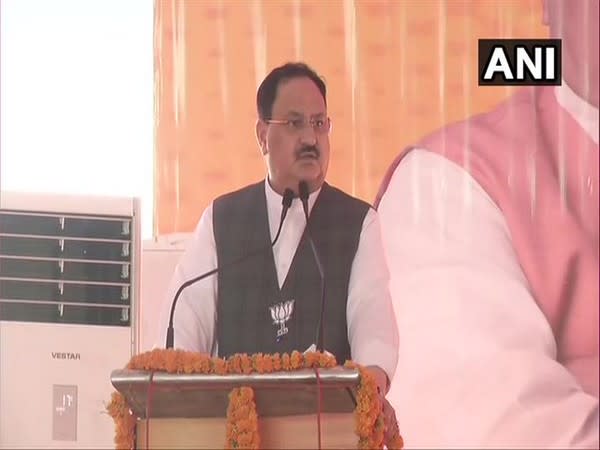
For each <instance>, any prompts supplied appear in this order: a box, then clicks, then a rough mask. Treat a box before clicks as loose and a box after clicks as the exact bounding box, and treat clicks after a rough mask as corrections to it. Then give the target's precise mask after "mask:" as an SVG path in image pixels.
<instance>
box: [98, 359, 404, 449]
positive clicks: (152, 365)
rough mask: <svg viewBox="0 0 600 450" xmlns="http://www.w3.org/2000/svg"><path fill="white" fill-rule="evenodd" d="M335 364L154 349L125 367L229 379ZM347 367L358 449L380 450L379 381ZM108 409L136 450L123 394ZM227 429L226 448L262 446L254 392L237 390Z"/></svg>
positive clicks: (124, 441)
mask: <svg viewBox="0 0 600 450" xmlns="http://www.w3.org/2000/svg"><path fill="white" fill-rule="evenodd" d="M336 365H337V362H336V360H335V357H333V356H331V355H329V354H325V353H320V352H309V353H305V354H302V353H300V352H297V351H294V352H292V353H291V354H287V353H284V354H282V355H280V354H279V353H275V354H272V355H265V354H262V353H258V354H254V355H251V356H249V355H245V354H237V355H233V356H231V357H229V358H227V359H222V358H211V357H210V356H208V355H205V354H200V353H195V352H187V351H183V350H173V349H169V350H163V349H155V350H152V351H149V352H146V353H142V354H139V355H136V356H134V357H133V358H131V360H130V361H129V363H128V364H127V369H132V370H145V371H155V372H168V373H179V374H181V373H187V374H190V373H199V374H217V375H225V374H250V373H259V374H262V373H272V372H278V371H293V370H298V369H302V368H331V367H335V366H336ZM344 367H347V368H356V369H358V370H359V371H360V376H361V380H360V386H359V388H358V392H357V399H356V400H357V406H356V409H355V413H354V414H355V422H356V427H355V433H356V434H357V436H358V438H359V439H358V448H360V449H367V448H368V449H381V448H383V445H384V432H385V426H384V418H383V412H382V407H383V405H382V402H381V398H380V397H379V394H378V393H377V385H376V382H375V378H374V377H373V375H372V374H371V373H370V372H369V371H368V370H367V369H365V368H364V367H362V366H360V365H358V364H355V363H354V362H352V361H347V362H346V363H345V364H344ZM107 411H108V414H109V415H110V416H111V417H112V418H113V420H114V422H115V445H116V448H117V449H127V450H131V449H134V448H135V425H136V420H135V417H134V416H133V413H132V412H131V410H130V409H129V406H128V405H127V403H126V402H125V399H124V397H123V396H122V395H121V394H120V393H118V392H113V394H112V396H111V401H110V403H109V404H108V406H107ZM226 430H227V432H226V436H225V448H251V449H257V448H259V445H260V436H259V433H258V414H257V411H256V403H255V401H254V391H253V390H252V388H249V387H239V388H235V389H233V390H232V391H231V392H230V394H229V406H228V408H227V425H226ZM395 430H396V431H395V435H394V436H393V438H392V439H391V442H385V445H386V446H387V448H388V449H390V450H392V449H401V448H403V441H402V437H401V436H400V434H399V433H398V432H397V427H395Z"/></svg>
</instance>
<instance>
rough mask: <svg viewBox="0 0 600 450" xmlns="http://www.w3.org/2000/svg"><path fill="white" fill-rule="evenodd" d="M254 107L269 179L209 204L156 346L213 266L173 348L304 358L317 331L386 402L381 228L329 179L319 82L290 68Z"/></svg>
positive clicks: (267, 85)
mask: <svg viewBox="0 0 600 450" xmlns="http://www.w3.org/2000/svg"><path fill="white" fill-rule="evenodd" d="M256 103H257V110H258V120H257V123H256V138H257V141H258V145H259V148H260V151H261V153H262V154H263V156H264V159H265V162H266V165H267V169H268V176H267V177H266V179H265V180H263V181H260V182H258V183H256V184H252V185H250V186H247V187H244V188H242V189H240V190H237V191H235V192H231V193H228V194H226V195H223V196H221V197H219V198H217V199H215V200H214V201H213V203H212V204H211V205H210V206H208V207H207V208H206V210H205V211H204V213H203V214H202V216H201V218H200V221H199V223H198V225H197V227H196V230H195V232H194V236H193V238H192V239H191V241H190V243H189V245H188V248H187V249H186V251H185V253H184V254H183V256H182V258H181V260H180V261H179V263H178V265H177V267H176V269H175V273H174V276H173V279H172V280H171V283H170V287H169V290H168V293H167V297H166V299H165V303H164V309H163V315H162V320H161V323H160V333H159V336H160V338H159V339H160V341H159V343H158V345H159V346H160V347H163V346H164V345H165V342H166V330H167V328H168V323H169V317H170V314H171V307H172V304H173V300H174V297H175V295H176V292H177V291H178V289H179V288H180V286H181V285H182V284H183V283H185V282H186V281H188V280H190V279H193V278H194V277H197V276H198V275H200V274H203V273H206V272H209V271H211V270H212V269H215V268H217V267H218V268H219V270H218V273H217V274H215V275H214V276H209V277H206V278H204V279H202V280H200V281H198V282H196V283H194V284H191V285H190V286H189V287H186V288H185V289H183V290H182V291H181V296H180V297H179V299H178V301H177V304H176V308H175V312H174V316H173V317H174V319H173V336H174V343H173V346H174V348H179V349H185V350H189V351H196V352H203V353H210V354H212V355H215V356H219V357H227V356H230V355H232V354H235V353H247V354H252V353H276V352H279V353H283V352H291V351H293V350H297V351H300V352H304V351H306V350H308V349H310V348H314V345H315V344H317V345H318V341H319V339H318V338H317V337H316V336H318V335H319V329H320V330H322V333H321V337H322V340H321V342H322V343H323V344H324V346H323V348H324V350H325V351H328V352H330V353H332V354H333V355H335V357H336V359H337V361H338V364H343V363H344V362H345V361H346V360H348V359H352V360H353V361H355V362H357V363H359V364H361V365H363V366H366V367H367V368H369V369H370V370H371V371H372V373H373V374H374V375H375V378H376V380H377V383H378V386H379V388H380V391H381V392H382V393H385V392H387V389H388V386H389V382H390V380H391V379H392V377H393V375H394V371H395V369H396V363H397V358H398V330H397V325H396V320H395V315H394V311H393V309H392V303H391V299H390V294H389V287H388V282H389V275H388V269H387V266H386V262H385V256H384V252H383V247H382V243H381V237H380V228H379V220H378V217H377V213H376V212H375V210H374V209H373V208H371V207H370V205H368V204H367V203H365V202H363V201H361V200H358V199H356V198H353V197H351V196H349V195H347V194H345V193H344V192H342V191H340V190H338V189H336V188H334V187H333V186H330V185H329V184H327V183H326V182H325V176H326V174H327V167H328V163H329V131H330V129H331V121H330V119H329V117H328V115H327V101H326V87H325V84H324V82H323V80H322V79H321V78H320V77H319V76H318V75H317V74H316V73H315V72H314V71H313V70H312V69H311V68H310V67H308V66H307V65H305V64H302V63H288V64H285V65H283V66H281V67H278V68H276V69H274V70H273V71H272V72H271V73H270V74H269V75H268V76H267V77H266V78H265V79H264V81H263V82H262V83H261V85H260V87H259V89H258V93H257V99H256ZM302 183H305V184H304V191H305V192H304V193H303V192H302V190H303V189H302V188H300V189H299V185H300V184H302ZM286 190H287V192H286ZM303 194H304V200H305V203H304V205H303V202H302V201H301V199H300V198H298V196H300V197H301V198H302V197H303ZM290 201H291V204H290V203H289V202H290ZM283 203H287V205H288V207H284V206H283ZM303 206H305V207H306V209H304V208H303ZM284 210H285V211H284ZM307 215H309V219H310V220H309V227H306V224H307V219H306V216H307ZM280 224H282V225H280ZM280 227H281V228H280ZM272 242H274V245H271V244H272ZM232 261H233V263H232ZM323 283H324V286H325V288H324V294H323V291H322V286H323ZM322 308H323V309H322ZM386 413H387V414H390V411H389V409H388V410H387V411H386Z"/></svg>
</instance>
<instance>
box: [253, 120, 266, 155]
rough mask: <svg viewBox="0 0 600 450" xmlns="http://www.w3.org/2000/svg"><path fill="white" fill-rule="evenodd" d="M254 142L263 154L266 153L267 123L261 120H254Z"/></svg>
mask: <svg viewBox="0 0 600 450" xmlns="http://www.w3.org/2000/svg"><path fill="white" fill-rule="evenodd" d="M256 143H257V144H258V148H259V149H260V152H261V153H262V154H263V155H266V154H267V153H268V150H267V124H266V123H264V122H263V121H262V120H260V119H258V120H257V121H256Z"/></svg>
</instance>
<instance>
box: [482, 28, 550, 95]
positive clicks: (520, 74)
mask: <svg viewBox="0 0 600 450" xmlns="http://www.w3.org/2000/svg"><path fill="white" fill-rule="evenodd" d="M478 56H479V85H480V86H539V85H542V86H558V85H560V84H561V77H562V75H561V72H562V70H561V69H562V66H561V40H560V39H479V54H478Z"/></svg>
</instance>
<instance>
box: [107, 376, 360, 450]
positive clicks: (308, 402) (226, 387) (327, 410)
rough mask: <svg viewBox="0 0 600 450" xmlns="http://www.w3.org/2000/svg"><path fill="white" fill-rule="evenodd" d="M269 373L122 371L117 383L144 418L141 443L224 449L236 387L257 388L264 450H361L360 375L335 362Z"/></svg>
mask: <svg viewBox="0 0 600 450" xmlns="http://www.w3.org/2000/svg"><path fill="white" fill-rule="evenodd" d="M318 373H319V376H318V378H317V375H316V373H315V371H314V370H313V369H301V370H297V371H292V372H274V373H268V374H250V375H242V374H235V375H234V374H232V375H202V374H169V373H165V372H153V373H150V372H144V371H137V370H115V371H113V372H112V374H111V382H112V384H113V386H114V387H115V389H116V390H117V391H119V392H120V393H121V394H122V395H123V396H124V398H125V400H126V401H127V403H128V405H129V407H130V408H131V410H132V412H133V414H134V416H135V418H136V448H137V449H142V448H156V449H158V448H161V449H164V448H169V449H175V448H194V449H219V448H224V444H225V436H226V431H225V430H226V413H227V407H228V404H229V398H228V395H229V392H230V391H231V390H232V389H233V388H236V387H242V386H247V387H251V388H252V389H253V390H254V394H255V402H256V410H257V413H258V417H259V419H258V429H259V434H260V447H261V448H278V449H289V448H303V449H309V448H318V438H319V433H318V420H317V419H318V414H317V411H320V412H321V413H320V422H321V448H344V449H349V448H356V447H357V443H358V436H357V435H356V434H355V419H354V410H355V408H356V392H357V390H358V387H359V384H360V374H359V371H358V370H356V369H349V368H344V367H334V368H330V369H319V372H318Z"/></svg>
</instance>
